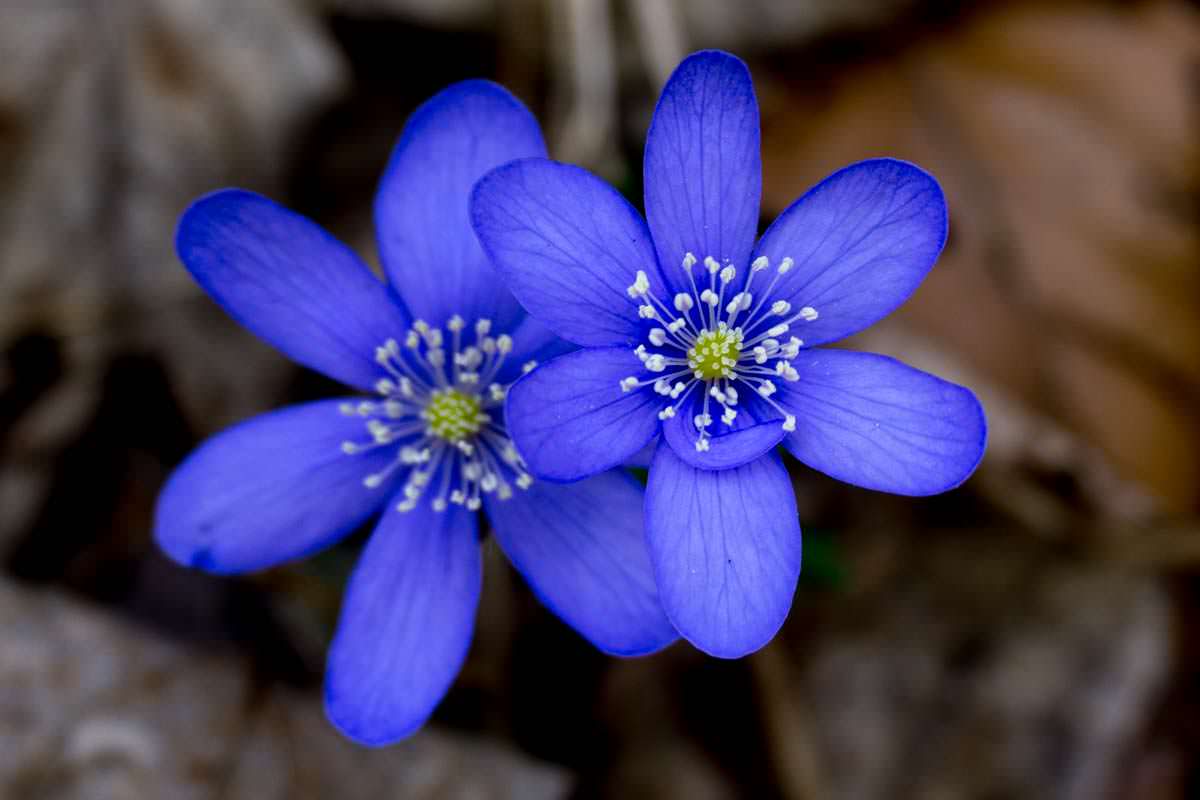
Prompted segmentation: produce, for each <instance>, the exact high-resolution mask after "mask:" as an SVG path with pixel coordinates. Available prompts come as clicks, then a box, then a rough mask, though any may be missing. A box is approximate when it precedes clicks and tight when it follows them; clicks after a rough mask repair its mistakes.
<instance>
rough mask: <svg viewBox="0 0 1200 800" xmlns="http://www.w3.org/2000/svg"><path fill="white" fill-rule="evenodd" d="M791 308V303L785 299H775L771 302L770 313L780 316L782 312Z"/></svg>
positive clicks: (784, 312) (786, 311)
mask: <svg viewBox="0 0 1200 800" xmlns="http://www.w3.org/2000/svg"><path fill="white" fill-rule="evenodd" d="M791 310H792V304H791V303H789V302H788V301H787V300H776V301H775V302H774V303H771V313H772V314H775V315H776V316H780V317H782V316H783V315H784V314H786V313H788V312H789V311H791Z"/></svg>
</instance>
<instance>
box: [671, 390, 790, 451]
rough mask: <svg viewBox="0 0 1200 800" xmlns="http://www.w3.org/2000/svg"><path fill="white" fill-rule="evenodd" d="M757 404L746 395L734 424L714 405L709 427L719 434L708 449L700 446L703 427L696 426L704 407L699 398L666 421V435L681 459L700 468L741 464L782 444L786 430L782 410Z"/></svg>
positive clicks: (713, 438)
mask: <svg viewBox="0 0 1200 800" xmlns="http://www.w3.org/2000/svg"><path fill="white" fill-rule="evenodd" d="M756 405H757V404H755V402H754V398H753V397H748V398H746V402H744V403H743V404H742V405H741V407H740V408H739V409H738V415H737V417H736V418H735V419H734V421H733V423H732V424H731V425H726V424H725V423H723V422H720V421H718V420H717V419H716V418H717V417H719V416H720V413H719V412H720V408H719V407H718V406H716V405H715V404H713V405H711V406H710V408H709V413H710V416H712V417H713V418H714V422H713V425H712V426H711V427H710V428H709V429H708V430H709V433H710V434H715V435H711V436H709V438H708V449H707V450H697V449H696V441H697V440H698V439H699V438H700V430H699V429H698V428H697V427H696V424H695V416H696V414H698V413H700V411H701V409H702V406H701V405H700V403H699V402H696V403H694V404H693V403H688V404H685V405H684V410H683V411H682V412H681V413H679V414H676V415H675V416H674V417H672V418H671V419H669V420H667V421H666V422H664V423H663V426H662V430H663V439H665V440H666V442H667V443H668V444H669V445H670V446H671V448H672V449H673V450H674V451H675V455H676V456H678V457H679V459H680V460H681V461H683V462H684V463H685V464H688V465H690V466H693V467H696V468H697V469H730V468H732V467H740V466H741V465H742V464H745V463H746V462H748V461H753V460H754V459H756V458H758V457H759V456H761V455H762V454H763V453H766V452H767V451H769V450H770V449H771V448H773V447H774V446H775V445H777V444H779V442H780V441H781V440H782V439H783V437H784V434H785V433H786V432H785V431H784V430H783V419H782V417H781V416H780V415H779V414H777V413H756V412H760V408H758V407H756ZM761 412H773V409H770V408H765V407H764V408H762V409H761Z"/></svg>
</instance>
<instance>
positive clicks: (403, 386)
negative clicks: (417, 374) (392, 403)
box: [400, 378, 413, 397]
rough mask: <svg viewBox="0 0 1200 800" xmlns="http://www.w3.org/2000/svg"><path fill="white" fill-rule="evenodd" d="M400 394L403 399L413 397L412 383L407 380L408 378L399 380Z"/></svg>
mask: <svg viewBox="0 0 1200 800" xmlns="http://www.w3.org/2000/svg"><path fill="white" fill-rule="evenodd" d="M400 394H402V395H403V396H405V397H412V396H413V386H412V381H411V380H409V379H408V378H401V379H400Z"/></svg>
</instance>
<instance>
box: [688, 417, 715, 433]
mask: <svg viewBox="0 0 1200 800" xmlns="http://www.w3.org/2000/svg"><path fill="white" fill-rule="evenodd" d="M692 424H693V425H695V426H696V430H698V431H702V430H704V429H705V428H707V427H708V426H709V425H712V415H711V414H697V415H696V416H695V417H694V418H693V419H692Z"/></svg>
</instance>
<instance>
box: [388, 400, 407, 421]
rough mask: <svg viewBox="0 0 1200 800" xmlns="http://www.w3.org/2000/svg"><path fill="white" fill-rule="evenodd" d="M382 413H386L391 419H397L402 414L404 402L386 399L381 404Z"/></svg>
mask: <svg viewBox="0 0 1200 800" xmlns="http://www.w3.org/2000/svg"><path fill="white" fill-rule="evenodd" d="M383 413H385V414H387V415H388V416H389V417H391V418H392V419H399V418H400V417H402V416H404V413H405V408H404V404H403V403H399V402H397V401H395V400H386V401H384V404H383Z"/></svg>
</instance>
